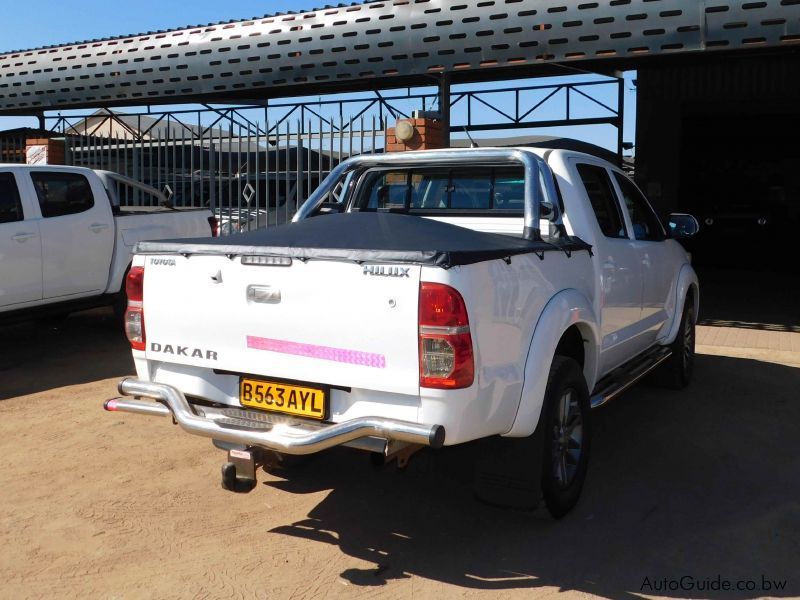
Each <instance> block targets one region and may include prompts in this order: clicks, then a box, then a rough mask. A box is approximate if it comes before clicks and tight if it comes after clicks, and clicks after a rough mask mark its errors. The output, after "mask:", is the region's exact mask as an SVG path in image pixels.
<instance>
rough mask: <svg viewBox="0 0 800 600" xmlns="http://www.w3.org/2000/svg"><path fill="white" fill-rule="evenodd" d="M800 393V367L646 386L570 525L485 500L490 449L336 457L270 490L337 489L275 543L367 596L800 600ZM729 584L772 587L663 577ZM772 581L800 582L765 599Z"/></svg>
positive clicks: (709, 367)
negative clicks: (299, 545) (404, 583)
mask: <svg viewBox="0 0 800 600" xmlns="http://www.w3.org/2000/svg"><path fill="white" fill-rule="evenodd" d="M798 389H800V369H792V368H789V367H783V366H778V365H773V364H768V363H762V362H757V361H752V360H741V359H733V358H721V357H712V356H700V357H698V367H697V373H696V378H695V382H694V383H693V385H692V386H691V387H690V388H689V390H687V391H685V392H671V391H666V390H660V389H658V388H655V387H651V386H648V385H646V384H645V385H641V386H639V387H637V388H635V389H634V390H632V391H630V392H629V393H627V394H626V395H625V396H624V397H623V398H620V399H619V400H617V401H615V402H614V403H612V404H611V405H609V406H607V407H606V408H604V409H601V410H600V411H598V412H596V413H595V414H594V418H595V442H594V449H593V456H592V462H591V468H590V475H589V479H588V481H587V486H586V488H585V490H584V496H583V498H582V500H581V502H580V504H579V506H578V508H577V509H576V510H575V511H574V512H573V513H572V514H570V515H568V516H567V517H566V518H564V519H563V520H561V521H559V522H554V521H550V520H547V519H546V518H543V517H542V516H537V515H533V514H530V513H524V512H516V511H510V510H500V509H495V508H491V507H488V506H484V505H482V504H479V503H478V502H476V501H475V500H473V498H472V496H471V491H470V486H469V476H468V475H465V473H468V471H469V469H468V466H469V465H470V464H471V461H472V460H474V458H475V456H476V455H479V454H480V452H481V450H482V446H481V445H474V446H469V447H464V448H459V449H449V450H445V451H443V452H439V453H432V452H427V453H423V454H421V455H419V456H418V457H417V458H416V459H415V460H414V461H413V462H412V465H411V466H410V467H409V468H408V470H406V471H404V472H397V471H395V470H394V468H384V469H383V470H380V471H375V470H373V469H371V468H370V466H369V465H368V461H367V460H366V458H365V457H364V456H361V455H358V454H357V453H351V452H348V451H337V452H332V453H330V454H327V455H324V456H321V457H319V459H318V460H316V461H315V462H313V463H311V464H309V465H307V467H306V468H305V469H304V470H302V471H296V472H292V473H291V474H290V476H289V477H288V478H287V479H286V480H285V481H277V482H276V481H272V482H269V483H268V484H267V485H270V486H273V487H276V488H279V489H282V490H285V491H287V492H289V493H293V494H303V493H309V492H314V491H320V490H327V489H330V490H331V492H330V494H329V495H328V496H327V497H326V498H325V500H323V501H322V502H321V503H320V504H319V505H317V506H316V507H315V508H314V509H313V510H312V511H311V512H310V513H309V514H308V517H307V518H306V519H304V520H301V521H299V522H297V523H294V524H292V525H287V526H281V527H277V528H275V529H273V530H272V533H278V534H282V535H286V536H296V537H299V538H304V539H309V540H315V541H317V542H321V543H327V544H334V545H338V546H339V547H340V549H341V551H342V552H343V553H345V554H347V555H350V556H353V557H357V558H359V559H363V560H366V561H370V562H372V563H373V564H374V567H372V568H369V569H364V570H362V569H348V570H346V571H344V572H343V573H341V577H342V578H344V579H345V580H347V581H349V582H350V583H351V584H353V585H356V586H381V585H385V584H386V583H387V582H388V581H389V580H392V579H397V578H406V577H409V576H412V575H413V576H419V577H424V578H427V579H430V580H434V581H440V582H446V583H448V584H453V585H457V586H461V587H463V588H469V589H479V590H506V591H511V590H524V589H535V588H539V587H542V586H555V587H557V588H559V589H561V590H576V591H580V592H586V593H591V594H597V595H599V596H603V597H606V598H628V597H630V598H633V597H636V595H637V594H640V593H644V594H651V595H665V596H672V597H682V598H683V597H731V596H734V597H751V598H752V597H758V596H764V595H771V596H784V597H787V596H797V595H800V579H798V577H797V565H798V557H800V541H799V540H800V500H798V499H800V477H798V474H799V473H800V398H798V393H797V390H798ZM718 576H719V577H721V578H722V579H723V580H724V579H728V580H730V581H731V582H732V585H734V586H735V585H737V582H738V581H739V580H742V581H747V580H752V581H753V582H755V585H757V586H758V587H757V588H755V589H751V590H743V591H735V590H734V591H727V592H725V591H715V590H707V589H706V590H702V589H698V588H694V589H681V588H676V589H666V590H665V589H663V588H659V587H658V586H659V585H663V583H662V581H663V579H664V578H667V579H670V580H680V579H681V578H682V577H692V578H694V579H693V581H695V582H701V581H704V580H716V578H717V577H718ZM764 577H765V578H766V579H768V580H773V581H774V580H788V581H787V584H786V587H785V588H784V589H776V588H775V587H774V586H773V587H772V588H771V589H769V590H766V589H763V588H762V587H761V586H762V584H763V580H762V578H764ZM648 581H649V587H648V583H647V582H648ZM683 583H684V584H688V583H689V580H686V579H684V580H683ZM744 585H749V583H746V584H744Z"/></svg>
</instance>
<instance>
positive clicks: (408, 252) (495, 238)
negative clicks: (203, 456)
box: [105, 148, 699, 516]
mask: <svg viewBox="0 0 800 600" xmlns="http://www.w3.org/2000/svg"><path fill="white" fill-rule="evenodd" d="M332 213H333V214H332ZM318 215H319V216H318ZM294 221H295V222H293V223H291V224H289V225H284V226H281V227H277V228H274V229H272V230H262V231H256V232H252V233H248V234H243V235H239V236H232V237H230V238H226V239H225V238H217V239H216V240H208V241H204V240H196V241H192V242H188V243H143V244H139V246H138V250H137V254H136V257H135V259H134V263H133V265H134V266H133V268H132V269H131V274H130V276H129V290H128V293H129V297H130V304H129V309H128V312H127V324H128V336H129V339H130V341H131V343H132V346H133V355H134V358H135V363H136V370H137V374H138V379H125V380H123V381H122V382H121V383H120V386H119V389H120V392H121V394H122V395H123V397H120V398H115V399H112V400H109V401H107V402H106V404H105V408H106V409H107V410H109V411H127V412H133V413H142V414H148V415H161V416H172V417H173V418H174V421H175V423H177V424H178V425H179V426H180V427H182V428H183V429H184V430H186V431H188V432H190V433H193V434H197V435H201V436H206V437H209V438H211V439H213V440H214V441H215V444H216V445H217V446H218V447H220V448H224V449H227V450H228V451H229V458H228V462H227V463H226V464H225V465H224V466H223V486H224V487H226V488H229V489H239V488H242V487H244V488H245V489H246V488H248V487H252V485H253V483H254V481H255V467H256V466H257V464H259V462H260V461H267V460H269V461H273V460H274V459H275V458H276V457H277V458H279V459H280V458H291V456H292V455H304V454H311V453H315V452H319V451H322V450H325V449H326V448H330V447H331V446H336V445H347V446H352V447H356V448H361V449H364V450H367V451H371V452H374V453H380V454H382V455H388V456H390V457H391V456H393V455H401V454H403V455H407V454H408V453H409V450H410V449H413V448H414V447H417V446H429V447H433V448H440V447H442V446H450V445H455V444H463V443H465V442H469V441H472V440H477V439H480V438H489V437H493V436H505V437H507V438H522V440H520V443H519V448H520V449H521V458H520V461H521V465H522V470H523V471H525V472H527V473H529V474H530V473H535V474H536V475H535V477H534V480H535V483H536V489H535V490H534V491H536V492H537V493H538V498H541V497H543V498H544V500H545V501H546V504H547V507H548V509H549V510H550V512H551V513H552V514H553V515H554V516H561V515H563V514H565V513H566V512H567V511H569V510H570V508H572V506H573V505H574V504H575V503H576V502H577V500H578V496H579V494H580V491H581V488H582V486H583V482H584V479H585V476H586V470H587V464H588V459H589V451H590V443H591V426H590V425H591V415H590V411H591V409H592V408H594V407H597V406H600V405H602V404H604V403H605V402H607V401H608V400H610V399H611V398H613V397H615V396H616V395H618V394H619V393H620V392H622V391H623V390H624V389H626V388H627V387H628V386H630V385H631V384H632V383H634V382H635V381H637V380H638V379H640V378H641V377H643V376H644V375H645V374H646V373H648V372H649V371H651V370H654V369H655V368H656V367H659V369H660V370H661V377H662V378H663V379H665V380H666V381H667V382H668V383H669V384H671V385H672V386H674V387H677V388H680V387H683V386H685V385H687V384H688V382H689V379H690V377H691V375H692V366H693V359H694V326H695V320H696V315H697V310H698V302H699V284H698V280H697V277H696V275H695V272H694V270H693V269H692V267H691V265H690V259H689V256H688V255H687V253H686V252H685V251H684V249H683V248H682V247H681V245H680V244H679V243H678V242H676V241H675V240H674V239H673V238H675V237H681V236H688V235H692V234H693V233H694V232H696V230H697V221H696V220H695V219H694V218H693V217H691V216H689V215H672V216H671V217H670V222H669V225H668V229H665V227H664V226H663V225H662V223H661V221H660V220H659V218H658V217H657V216H656V213H655V212H654V211H653V209H652V208H651V207H650V205H649V204H648V202H647V200H646V199H645V198H644V196H643V195H642V193H641V192H640V191H639V190H638V188H637V187H636V186H635V185H634V184H633V182H632V181H631V180H629V179H628V178H627V177H626V176H625V175H624V174H623V172H621V171H620V170H619V169H617V168H616V167H614V166H612V165H611V164H608V163H606V162H604V161H602V160H600V159H598V158H595V157H592V156H588V155H584V154H580V153H575V152H568V151H563V150H552V151H548V150H538V149H535V150H534V149H488V148H487V149H467V150H440V151H425V152H410V153H401V154H387V155H380V156H362V157H357V158H353V159H350V160H348V161H346V162H344V163H342V164H341V165H339V166H338V167H337V168H336V169H335V170H334V171H333V173H332V174H331V176H330V177H329V178H328V179H327V180H326V181H325V182H324V183H323V184H322V185H321V187H320V188H319V189H318V190H317V191H316V192H315V193H314V194H313V195H312V197H311V198H309V200H308V201H307V202H306V203H305V204H304V205H303V206H302V207H301V209H300V211H299V212H298V214H297V215H296V217H295V219H294ZM154 400H155V402H154ZM526 440H527V441H526ZM265 457H266V458H265ZM248 483H249V485H247V484H248Z"/></svg>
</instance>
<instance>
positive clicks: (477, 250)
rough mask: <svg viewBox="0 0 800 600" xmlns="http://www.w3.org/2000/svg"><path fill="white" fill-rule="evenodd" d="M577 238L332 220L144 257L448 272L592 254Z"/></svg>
mask: <svg viewBox="0 0 800 600" xmlns="http://www.w3.org/2000/svg"><path fill="white" fill-rule="evenodd" d="M590 249H591V246H590V245H588V244H586V243H585V242H584V241H582V240H581V239H579V238H576V237H562V238H556V239H552V240H548V241H529V240H524V239H522V238H520V237H513V236H507V235H499V234H494V233H485V232H479V231H474V230H471V229H466V228H463V227H458V226H456V225H451V224H449V223H442V222H439V221H434V220H431V219H425V218H421V217H416V216H409V215H401V214H393V213H376V212H357V213H344V214H339V215H329V216H325V217H318V218H313V219H308V220H305V221H301V222H299V223H291V224H288V225H282V226H279V227H275V228H272V229H265V230H258V231H253V232H250V233H243V234H239V235H234V236H227V237H224V238H208V239H206V238H203V239H195V240H175V241H159V242H141V243H140V244H139V245H138V246H137V249H136V251H137V252H138V253H141V254H172V253H177V254H184V255H186V254H201V255H237V256H238V255H243V254H245V255H255V256H284V257H289V258H293V259H298V260H339V261H351V262H356V263H367V262H369V263H374V262H379V263H384V264H415V265H425V266H436V267H441V268H445V269H449V268H451V267H455V266H460V265H469V264H474V263H478V262H483V261H487V260H497V259H503V258H510V257H512V256H516V255H520V254H531V253H536V254H542V253H545V252H567V253H570V252H574V251H579V250H587V251H589V250H590Z"/></svg>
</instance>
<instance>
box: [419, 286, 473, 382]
mask: <svg viewBox="0 0 800 600" xmlns="http://www.w3.org/2000/svg"><path fill="white" fill-rule="evenodd" d="M474 380H475V361H474V359H473V353H472V336H471V335H470V332H469V317H468V316H467V307H466V305H465V304H464V298H462V297H461V294H459V293H458V292H457V291H456V290H454V289H453V288H451V287H450V286H447V285H444V284H441V283H426V282H423V283H422V285H421V286H420V291H419V384H420V386H422V387H426V388H437V389H446V390H456V389H460V388H466V387H469V386H471V385H472V382H473V381H474Z"/></svg>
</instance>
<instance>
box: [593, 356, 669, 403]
mask: <svg viewBox="0 0 800 600" xmlns="http://www.w3.org/2000/svg"><path fill="white" fill-rule="evenodd" d="M670 356H672V350H670V349H669V348H668V347H666V346H657V347H656V348H654V349H652V350H650V351H649V352H646V353H645V354H643V355H642V356H639V357H637V358H634V359H633V360H632V361H630V362H627V363H625V364H624V365H622V366H621V367H619V368H618V369H615V370H614V371H612V372H611V373H610V374H609V375H607V376H606V377H604V378H603V379H601V380H600V381H599V382H598V383H597V385H596V386H595V388H594V393H593V394H592V397H591V398H590V399H589V402H590V403H591V406H592V408H598V407H600V406H603V405H604V404H606V403H607V402H610V401H611V400H613V399H614V398H616V397H617V396H619V395H620V394H621V393H622V392H624V391H625V390H627V389H628V388H629V387H631V386H632V385H633V384H634V383H636V382H637V381H639V380H640V379H641V378H642V377H644V376H645V375H647V374H648V373H650V372H651V371H653V370H654V369H655V368H656V367H658V366H659V365H660V364H661V363H663V362H664V361H665V360H667V359H668V358H669V357H670Z"/></svg>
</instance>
